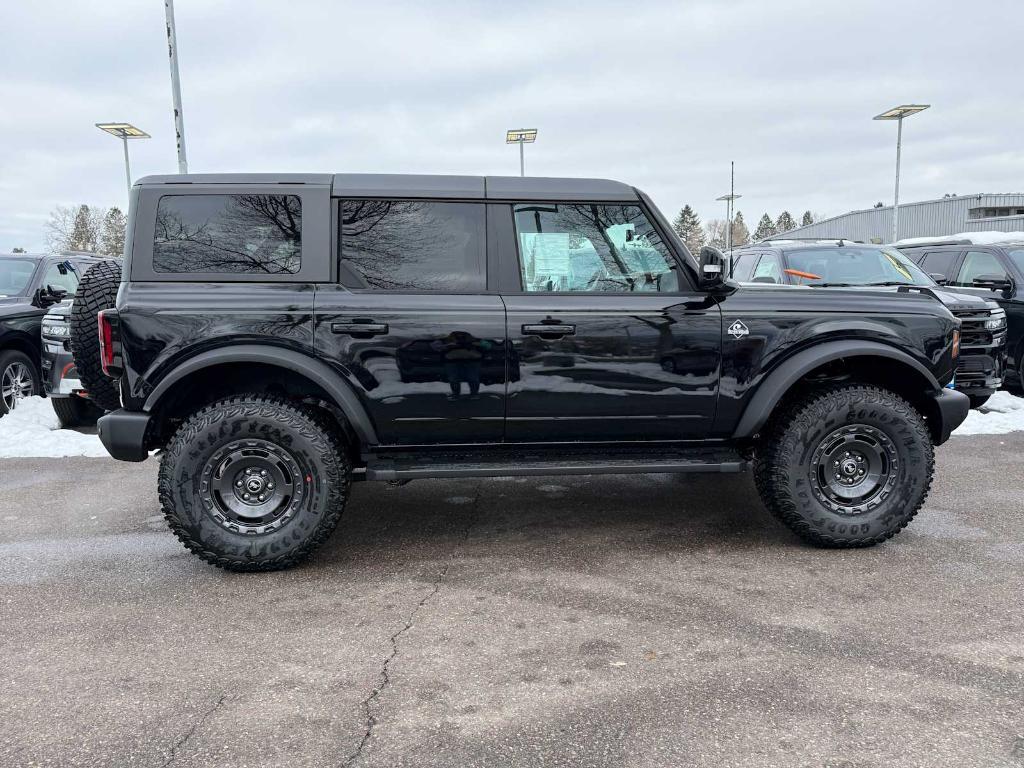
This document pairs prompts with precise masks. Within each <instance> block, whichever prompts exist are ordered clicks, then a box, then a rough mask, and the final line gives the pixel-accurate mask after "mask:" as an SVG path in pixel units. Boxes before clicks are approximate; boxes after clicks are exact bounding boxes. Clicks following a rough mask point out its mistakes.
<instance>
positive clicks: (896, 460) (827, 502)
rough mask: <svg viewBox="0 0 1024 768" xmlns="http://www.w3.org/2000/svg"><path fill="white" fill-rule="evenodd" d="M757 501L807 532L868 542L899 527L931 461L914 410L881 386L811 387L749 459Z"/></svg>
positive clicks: (841, 543)
mask: <svg viewBox="0 0 1024 768" xmlns="http://www.w3.org/2000/svg"><path fill="white" fill-rule="evenodd" d="M754 471H755V481H756V483H757V488H758V491H759V492H760V494H761V500H762V501H763V502H764V505H765V506H766V507H767V508H768V509H769V511H770V512H772V514H774V515H775V516H776V517H777V518H779V520H781V521H782V522H783V523H784V524H785V525H786V526H787V527H788V528H790V530H792V531H793V532H794V533H796V534H797V535H798V536H800V537H801V538H802V539H804V540H805V541H807V542H810V543H812V544H816V545H819V546H825V547H866V546H871V545H873V544H878V543H879V542H882V541H885V540H886V539H888V538H890V537H892V536H894V535H896V534H897V533H899V532H900V531H901V530H902V529H903V528H904V526H906V525H907V523H909V522H910V520H911V519H912V518H913V517H914V515H916V514H917V512H918V510H919V509H920V508H921V506H922V505H923V504H924V500H925V498H926V497H927V495H928V490H929V487H930V486H931V481H932V474H933V471H934V456H933V452H932V442H931V438H930V437H929V434H928V429H927V427H926V426H925V423H924V420H923V419H922V417H921V415H920V414H919V413H918V412H917V411H916V410H915V409H914V408H913V407H912V406H911V405H910V404H909V403H908V402H907V401H905V400H904V399H903V398H901V397H899V396H898V395H896V394H894V393H892V392H889V391H887V390H884V389H880V388H878V387H873V386H867V385H851V386H843V387H836V388H833V389H830V390H827V391H824V392H817V393H813V392H812V393H810V394H808V395H805V396H803V397H801V398H799V399H798V400H796V401H794V402H793V403H792V404H790V405H789V406H788V407H787V408H785V409H783V411H782V412H780V413H779V414H777V415H776V416H775V417H773V419H772V423H771V425H770V426H769V428H768V429H767V430H766V432H765V436H764V439H763V440H762V443H761V444H760V445H759V446H758V448H757V450H756V454H755V459H754Z"/></svg>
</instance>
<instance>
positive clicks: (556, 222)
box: [515, 203, 680, 293]
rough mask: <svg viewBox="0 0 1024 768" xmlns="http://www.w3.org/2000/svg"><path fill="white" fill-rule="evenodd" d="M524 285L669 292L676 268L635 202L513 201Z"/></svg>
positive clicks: (541, 288) (674, 283)
mask: <svg viewBox="0 0 1024 768" xmlns="http://www.w3.org/2000/svg"><path fill="white" fill-rule="evenodd" d="M515 223H516V234H517V236H518V239H519V255H520V269H521V274H522V279H523V290H525V291H528V292H538V291H540V292H545V291H582V292H602V293H640V292H660V293H671V292H674V291H678V290H679V285H680V281H679V272H678V267H677V266H676V263H675V260H674V259H673V258H672V256H671V255H670V253H669V251H668V249H667V247H666V246H665V244H664V243H663V242H662V240H661V237H660V236H659V235H658V233H657V231H656V230H655V229H654V227H653V226H652V225H651V223H650V221H649V220H648V219H647V216H646V215H644V212H643V210H642V209H641V208H640V206H637V205H601V204H591V203H559V204H549V203H529V204H522V205H516V206H515Z"/></svg>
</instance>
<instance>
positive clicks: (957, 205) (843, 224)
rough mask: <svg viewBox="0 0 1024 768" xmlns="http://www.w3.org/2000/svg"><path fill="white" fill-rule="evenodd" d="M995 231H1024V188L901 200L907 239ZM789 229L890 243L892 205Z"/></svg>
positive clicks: (794, 234) (903, 231)
mask: <svg viewBox="0 0 1024 768" xmlns="http://www.w3.org/2000/svg"><path fill="white" fill-rule="evenodd" d="M991 231H996V232H1019V231H1024V194H998V195H990V194H978V195H953V196H950V197H942V198H939V199H938V200H924V201H922V202H920V203H900V216H899V237H900V239H901V240H902V239H904V238H908V237H929V236H946V235H955V234H958V233H960V232H991ZM780 234H781V233H780ZM785 234H786V235H787V236H789V237H823V238H835V237H845V238H850V239H851V240H862V241H864V242H872V243H887V242H889V241H890V240H891V239H892V206H891V205H887V206H883V207H881V208H868V209H866V210H863V211H850V212H849V213H844V214H842V215H841V216H833V217H832V218H830V219H822V220H821V221H816V222H814V223H813V224H808V225H807V226H806V227H798V228H797V229H793V230H790V231H789V232H787V233H785Z"/></svg>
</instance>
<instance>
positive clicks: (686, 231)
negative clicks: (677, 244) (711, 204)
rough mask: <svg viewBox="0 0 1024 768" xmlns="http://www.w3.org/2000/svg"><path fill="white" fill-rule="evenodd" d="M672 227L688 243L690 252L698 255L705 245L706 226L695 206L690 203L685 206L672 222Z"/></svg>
mask: <svg viewBox="0 0 1024 768" xmlns="http://www.w3.org/2000/svg"><path fill="white" fill-rule="evenodd" d="M672 228H673V229H674V230H675V231H676V234H677V235H679V238H680V239H681V240H682V241H683V242H684V243H686V247H687V248H688V249H689V250H690V253H692V254H694V255H696V254H697V253H698V252H699V251H700V249H701V247H703V245H704V242H705V240H704V228H703V226H701V223H700V217H699V216H698V215H697V214H696V213H694V211H693V208H691V207H690V206H689V205H688V204H687V205H684V206H683V209H682V210H681V211H679V215H678V216H676V220H675V221H673V222H672Z"/></svg>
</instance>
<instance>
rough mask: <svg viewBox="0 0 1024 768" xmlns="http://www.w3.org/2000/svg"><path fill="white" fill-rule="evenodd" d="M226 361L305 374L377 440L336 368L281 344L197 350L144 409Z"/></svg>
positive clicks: (369, 440) (365, 439) (358, 429)
mask: <svg viewBox="0 0 1024 768" xmlns="http://www.w3.org/2000/svg"><path fill="white" fill-rule="evenodd" d="M225 363H262V364H264V365H271V366H275V367H277V368H284V369H285V370H289V371H293V372H294V373H298V374H300V375H302V376H305V377H306V378H307V379H309V380H310V381H312V382H313V383H315V384H317V385H319V386H320V387H321V388H323V390H324V391H325V392H327V394H328V395H330V397H331V399H332V400H334V403H335V405H337V406H338V407H339V408H340V409H341V410H342V412H343V413H344V414H345V416H346V418H347V419H348V421H349V424H351V425H352V429H353V430H354V431H355V433H356V435H358V436H359V439H360V441H362V443H363V444H364V445H377V444H378V443H379V442H380V441H379V440H378V439H377V430H376V429H374V426H373V421H372V420H371V419H370V415H369V413H367V412H366V408H364V407H363V404H362V403H361V402H360V401H359V397H358V395H356V393H355V391H354V390H353V389H352V386H351V385H350V384H349V383H348V382H346V381H345V379H344V378H342V377H341V376H340V375H339V374H338V373H337V371H334V370H333V369H332V368H330V367H329V366H328V365H327V364H326V363H324V362H322V361H320V360H317V359H315V358H312V357H309V356H308V355H304V354H302V353H301V352H296V351H295V350H293V349H286V348H282V347H269V346H262V345H259V344H239V345H237V346H232V347H230V348H224V349H213V350H209V351H207V352H200V353H199V354H198V355H196V356H195V357H190V358H189V359H188V360H186V361H185V362H183V363H181V364H180V365H178V366H177V367H176V368H174V370H172V371H171V372H170V373H169V374H167V376H165V377H164V378H163V379H161V381H160V383H159V384H157V385H156V387H154V388H153V391H152V392H150V393H149V396H148V397H147V398H146V403H145V405H144V406H143V407H142V408H143V410H144V411H146V412H147V413H150V412H152V410H153V409H154V408H156V406H157V404H158V403H159V401H160V398H162V397H163V396H164V395H165V394H167V392H168V391H169V390H170V389H171V387H173V386H174V385H175V384H177V383H178V382H179V381H181V380H182V379H184V378H185V377H186V376H189V375H191V374H193V373H195V372H196V371H201V370H203V369H204V368H209V367H211V366H214V365H223V364H225Z"/></svg>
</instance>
